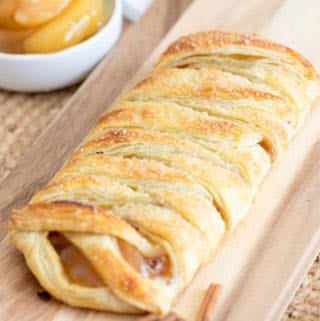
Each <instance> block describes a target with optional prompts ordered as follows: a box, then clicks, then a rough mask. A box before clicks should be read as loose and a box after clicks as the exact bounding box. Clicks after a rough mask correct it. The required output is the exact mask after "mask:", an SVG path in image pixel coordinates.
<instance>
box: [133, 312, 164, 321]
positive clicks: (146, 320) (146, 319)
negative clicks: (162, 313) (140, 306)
mask: <svg viewBox="0 0 320 321" xmlns="http://www.w3.org/2000/svg"><path fill="white" fill-rule="evenodd" d="M158 320H160V317H159V315H157V314H153V313H150V314H147V315H145V316H143V317H140V318H138V319H137V321H158Z"/></svg>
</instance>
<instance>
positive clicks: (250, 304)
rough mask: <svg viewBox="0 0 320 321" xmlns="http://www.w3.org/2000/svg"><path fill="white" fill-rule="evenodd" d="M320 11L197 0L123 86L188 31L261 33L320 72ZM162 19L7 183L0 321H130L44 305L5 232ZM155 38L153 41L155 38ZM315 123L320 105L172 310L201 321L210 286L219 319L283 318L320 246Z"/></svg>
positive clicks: (100, 71) (136, 33)
mask: <svg viewBox="0 0 320 321" xmlns="http://www.w3.org/2000/svg"><path fill="white" fill-rule="evenodd" d="M159 1H162V0H159ZM169 2H170V1H168V2H167V3H168V6H170V4H169ZM170 3H171V2H170ZM167 9H168V8H167ZM319 9H320V3H319V1H317V0H305V1H300V0H269V1H264V0H246V1H238V0H226V1H223V2H222V1H216V0H197V1H194V2H193V3H192V5H191V6H190V7H189V8H188V10H187V12H186V13H185V14H184V15H183V17H182V18H181V19H180V20H179V22H178V23H177V24H176V25H175V26H174V28H173V29H172V30H171V31H170V33H169V34H168V35H167V36H166V37H165V38H164V39H163V41H162V42H161V43H160V45H159V46H158V47H157V49H156V50H155V51H154V52H153V53H152V54H151V55H150V57H149V59H148V60H147V61H146V63H145V64H144V65H143V67H142V68H141V69H140V70H139V72H138V73H137V74H136V76H135V77H134V78H133V79H132V80H131V81H130V83H129V84H128V85H127V86H126V87H124V88H128V87H131V86H132V85H133V84H134V83H135V82H137V81H138V80H140V79H142V78H143V76H145V75H146V74H147V72H148V71H149V70H150V68H151V66H152V64H153V63H154V62H155V60H156V59H157V57H158V56H159V54H160V52H161V51H162V50H163V49H164V48H165V47H166V46H167V45H168V44H169V43H170V42H171V41H172V40H174V39H175V38H177V37H178V36H180V35H182V34H186V33H190V32H194V31H198V30H208V29H226V30H237V31H254V32H258V33H260V34H262V35H264V36H266V37H269V38H271V39H273V40H276V41H279V42H282V43H284V44H286V45H289V46H291V47H292V48H294V49H297V50H299V51H300V52H301V53H302V54H304V55H306V56H307V57H308V58H309V59H310V60H311V61H312V62H313V63H314V64H315V65H316V66H317V67H318V69H319V68H320V55H319V54H320V42H318V41H317V40H316V39H319V34H320V14H319V12H320V10H319ZM169 11H170V8H169ZM158 14H159V13H158V12H156V13H155V16H154V17H150V16H149V17H148V19H150V20H149V22H148V23H146V24H145V25H144V29H143V30H144V31H145V33H141V30H140V29H138V28H136V29H133V28H134V27H136V26H134V27H132V29H131V30H128V31H127V35H126V37H124V38H125V39H126V42H123V43H119V44H118V47H117V48H115V50H114V51H113V53H112V54H111V55H109V57H107V59H106V60H105V61H104V62H103V63H102V65H101V66H99V68H97V70H96V71H95V72H94V73H93V74H92V75H91V77H89V79H88V80H87V81H86V83H85V84H84V85H83V86H82V87H81V88H80V90H79V91H78V93H77V94H76V95H75V96H74V97H73V99H72V100H71V101H70V103H69V104H68V106H67V108H65V109H64V110H63V112H62V113H61V114H60V115H58V117H57V118H56V119H55V120H54V121H53V122H52V124H51V126H50V127H49V128H48V129H47V131H46V132H45V133H43V135H42V136H41V137H39V139H38V141H37V143H36V144H35V145H34V146H33V147H32V148H31V149H30V152H29V153H28V154H27V155H26V156H25V157H24V159H23V160H22V162H21V163H20V165H19V166H18V168H17V169H16V170H15V171H14V172H13V173H12V175H10V176H9V177H8V178H7V179H6V181H5V182H4V183H2V186H1V187H0V188H1V189H0V195H1V196H2V202H1V203H2V204H1V222H0V259H1V265H0V280H1V293H0V294H1V295H0V311H1V312H0V320H1V321H4V320H6V321H7V320H55V321H57V320H107V321H116V320H131V319H132V317H129V316H128V317H122V316H115V315H111V314H105V313H96V312H92V311H91V312H87V311H84V310H80V309H72V308H69V307H66V306H64V305H60V304H58V303H57V302H55V301H53V300H52V301H50V303H41V302H39V300H37V298H36V297H35V291H36V289H37V283H36V282H35V281H34V279H33V277H32V276H31V274H30V273H29V272H28V271H27V269H26V268H25V266H24V264H22V261H23V260H22V257H21V256H20V255H19V254H17V252H16V251H14V250H13V248H12V246H11V245H9V243H8V240H7V237H6V232H5V231H6V222H7V217H8V214H9V211H10V209H11V208H12V207H13V206H18V205H21V204H23V203H26V202H27V200H28V199H29V197H30V196H31V194H32V193H33V192H34V190H35V189H38V188H39V187H40V186H42V185H44V184H45V183H46V182H47V181H48V180H49V179H50V177H51V176H52V175H53V174H54V172H55V171H56V170H57V169H58V168H59V167H60V166H61V165H62V164H63V162H64V161H65V160H66V158H67V157H68V155H69V154H70V152H71V151H72V149H73V148H74V147H76V146H77V145H78V144H79V143H80V142H81V140H82V139H83V137H84V136H85V135H86V134H87V132H88V130H89V129H90V128H91V127H92V126H93V124H94V123H95V121H96V119H97V117H98V115H99V114H101V113H102V111H104V110H105V109H106V108H107V107H108V106H109V105H110V103H111V102H112V101H113V100H114V99H115V97H116V96H117V94H118V93H119V91H118V90H117V89H118V88H121V87H122V86H123V85H124V83H126V81H127V80H128V78H130V76H131V75H132V74H134V73H135V71H136V68H134V67H132V66H131V63H130V61H131V60H130V59H129V57H130V56H129V55H134V53H135V52H136V51H135V48H137V47H139V46H141V44H142V43H144V40H146V38H145V37H146V34H148V32H149V31H150V30H152V28H153V27H154V25H156V21H157V19H156V18H155V17H156V15H158ZM145 18H147V16H146V17H145ZM142 22H143V21H141V23H142ZM130 32H131V34H130ZM151 38H152V39H151ZM154 40H155V39H154V37H153V36H152V37H150V39H149V40H148V41H150V42H152V41H154ZM157 41H158V40H157ZM157 41H154V42H153V45H154V44H155V43H156V42H157ZM127 46H128V47H127ZM128 48H130V50H131V51H128ZM139 48H140V47H139ZM149 48H150V47H149ZM146 51H148V50H146ZM139 57H140V52H139ZM144 57H145V56H144ZM144 57H142V59H140V60H139V61H140V62H142V61H143V60H144ZM119 86H120V87H119ZM318 119H320V108H315V109H314V110H313V111H312V113H311V115H310V116H309V117H308V119H307V121H306V124H305V126H304V127H303V129H302V130H301V131H300V133H299V134H298V135H297V136H296V138H295V139H294V141H293V142H292V143H291V145H290V147H289V149H288V151H287V153H286V154H285V155H284V157H283V158H282V160H281V161H280V162H278V163H277V164H276V165H275V166H274V167H273V169H272V171H271V172H270V174H269V175H268V177H267V178H266V180H265V181H264V183H263V185H262V186H261V188H260V191H259V193H258V196H257V198H256V200H255V203H254V206H253V207H252V209H251V211H250V213H249V215H248V217H247V219H245V220H244V222H243V223H242V224H241V226H239V228H238V229H237V231H236V232H235V233H234V234H233V235H232V236H229V237H228V238H226V239H225V240H224V242H223V243H224V244H222V246H220V248H219V250H218V253H217V254H216V256H215V258H214V260H213V261H212V262H210V263H209V264H207V265H206V266H205V267H203V268H202V269H201V271H200V272H199V273H198V274H197V276H196V278H195V280H194V281H193V283H192V284H191V286H190V287H189V288H188V290H187V291H185V293H184V294H183V295H182V297H181V299H180V300H179V303H178V305H177V306H176V307H175V310H176V311H177V312H178V313H179V314H181V315H182V316H184V317H185V318H186V319H187V320H190V321H193V320H195V316H196V313H197V310H198V308H199V305H200V301H201V299H202V295H203V294H204V291H205V289H206V287H207V285H208V283H209V282H216V283H221V284H223V286H224V290H223V295H222V297H221V299H220V301H219V303H218V306H217V311H216V315H215V321H222V320H224V321H238V320H239V321H240V320H241V321H242V320H246V321H251V320H252V321H257V320H270V321H271V320H272V321H275V320H278V319H279V318H280V317H281V315H282V313H283V311H284V310H285V308H286V306H287V304H288V303H289V302H290V300H291V298H292V296H293V295H294V292H295V290H296V288H297V287H298V285H299V284H300V282H301V280H302V277H303V275H304V274H305V273H306V271H307V270H308V268H309V267H310V265H311V263H312V261H313V259H314V257H315V255H316V254H317V253H318V251H319V248H320V233H319V226H320V215H319V214H318V208H319V206H320V199H319V198H318V195H319V190H320V173H319V171H318V169H317V167H318V163H319V161H320V144H319V138H320V126H319V125H318ZM17 307H19V308H17Z"/></svg>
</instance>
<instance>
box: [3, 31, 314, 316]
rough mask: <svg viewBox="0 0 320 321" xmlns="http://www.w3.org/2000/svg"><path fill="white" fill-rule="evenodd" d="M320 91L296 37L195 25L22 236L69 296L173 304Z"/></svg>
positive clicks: (82, 300)
mask: <svg viewBox="0 0 320 321" xmlns="http://www.w3.org/2000/svg"><path fill="white" fill-rule="evenodd" d="M319 92H320V82H319V78H318V76H317V74H316V72H315V70H314V69H313V68H312V66H311V65H310V64H309V63H308V62H307V61H306V60H305V59H304V58H302V57H301V56H300V55H299V54H297V53H296V52H294V51H292V50H291V49H288V48H286V47H284V46H281V45H278V44H276V43H273V42H271V41H269V40H266V39H263V38H261V37H258V36H256V35H253V34H237V33H227V32H220V31H213V32H207V33H198V34H195V35H191V36H186V37H183V38H181V39H179V40H178V41H177V42H175V43H174V44H172V45H171V46H170V47H169V48H168V50H167V51H166V52H165V53H164V54H163V55H162V57H161V59H160V61H159V62H158V63H157V65H156V67H155V69H154V70H153V72H152V74H151V76H150V77H149V78H147V79H146V80H144V81H143V82H141V83H140V84H138V85H137V86H136V88H134V89H133V90H132V91H130V92H129V93H128V94H127V95H126V96H125V97H123V99H122V101H121V102H120V103H119V104H118V105H116V106H114V107H113V108H112V110H111V111H110V112H108V113H107V114H105V115H104V116H102V118H101V119H100V121H99V122H98V124H97V126H96V127H95V128H94V129H93V131H92V132H91V134H90V135H89V137H88V138H87V139H86V141H85V143H84V145H83V146H82V147H80V148H79V149H78V150H76V151H75V153H74V154H73V155H72V157H71V159H70V160H69V162H68V163H67V164H66V165H65V166H64V167H63V168H62V169H61V170H60V171H59V172H58V173H57V174H56V176H55V177H54V178H53V179H52V180H51V181H50V182H49V184H48V185H47V186H46V187H45V188H43V189H42V190H40V191H39V192H38V193H37V194H36V195H34V197H33V198H32V200H31V201H30V203H29V204H28V205H27V206H25V207H23V208H20V209H15V210H14V211H13V214H12V217H11V221H10V229H9V230H10V235H11V239H12V241H13V242H14V243H15V245H16V246H17V248H18V249H19V250H20V251H22V252H23V253H24V255H25V258H26V261H27V264H28V266H29V268H30V269H31V271H32V272H33V273H34V274H35V276H36V277H37V278H38V280H39V282H40V283H41V285H42V286H43V287H44V288H45V289H47V290H48V291H49V292H50V293H51V294H52V295H54V296H55V297H56V298H57V299H59V300H61V301H64V302H66V303H68V304H70V305H73V306H80V307H87V308H93V309H98V310H107V311H114V312H121V313H139V312H143V311H151V312H156V313H165V312H167V311H168V310H169V309H170V307H171V305H172V304H173V303H174V302H175V299H176V297H177V295H178V294H179V293H180V292H181V291H182V290H183V289H184V288H185V287H186V286H187V285H188V283H190V281H191V279H192V278H193V276H194V274H195V273H196V271H197V269H198V268H199V267H200V266H201V265H202V264H203V263H205V262H207V261H208V260H209V258H210V257H211V256H212V254H213V253H214V251H215V248H216V246H217V244H218V243H219V241H220V239H221V238H222V236H223V235H224V233H226V232H227V231H232V230H233V229H234V228H235V227H236V226H237V224H238V223H239V222H240V221H241V220H242V218H243V217H244V216H245V214H246V213H247V211H248V209H249V208H250V206H251V204H252V201H253V198H254V196H255V194H256V191H257V189H258V187H259V184H260V183H261V180H262V179H263V177H264V176H265V174H266V173H267V171H268V170H269V168H270V166H271V164H272V162H274V161H275V160H277V159H278V158H279V156H280V155H281V153H282V152H283V151H284V150H285V149H286V147H287V145H288V143H289V141H290V139H291V138H292V136H293V135H294V134H295V133H296V131H297V129H298V128H299V127H300V125H301V124H302V122H303V119H304V117H305V115H306V114H307V112H308V111H309V109H310V107H311V106H312V104H313V103H314V101H315V99H316V98H317V97H318V95H319Z"/></svg>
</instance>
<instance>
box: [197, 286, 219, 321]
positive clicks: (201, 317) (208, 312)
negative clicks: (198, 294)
mask: <svg viewBox="0 0 320 321" xmlns="http://www.w3.org/2000/svg"><path fill="white" fill-rule="evenodd" d="M221 290H222V285H221V284H214V283H212V284H210V286H209V288H208V290H207V292H206V294H205V297H204V299H203V301H202V304H201V307H200V310H199V314H198V318H197V321H210V319H211V318H212V315H213V311H214V309H215V307H216V304H217V301H218V298H219V296H220V293H221Z"/></svg>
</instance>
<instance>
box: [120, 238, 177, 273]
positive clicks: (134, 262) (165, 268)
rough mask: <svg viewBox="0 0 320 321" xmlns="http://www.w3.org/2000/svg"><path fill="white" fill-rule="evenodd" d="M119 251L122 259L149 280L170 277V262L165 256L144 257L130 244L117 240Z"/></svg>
mask: <svg viewBox="0 0 320 321" xmlns="http://www.w3.org/2000/svg"><path fill="white" fill-rule="evenodd" d="M118 245H119V249H120V251H121V254H122V256H123V258H124V259H125V260H126V261H127V262H128V263H129V264H130V265H131V266H132V267H133V268H134V269H135V270H136V271H137V272H139V273H141V274H142V275H143V276H147V277H150V278H155V277H163V278H168V277H170V273H171V271H170V262H169V259H168V256H167V255H166V254H160V255H157V256H152V257H146V256H144V255H142V254H141V252H140V251H139V250H138V249H137V248H136V247H135V246H133V245H131V244H130V243H128V242H126V241H123V240H120V239H118Z"/></svg>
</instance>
